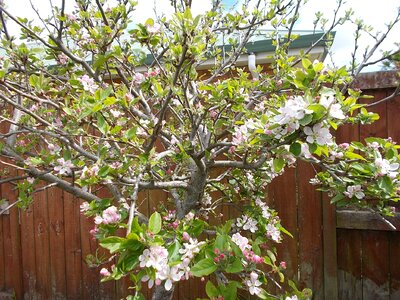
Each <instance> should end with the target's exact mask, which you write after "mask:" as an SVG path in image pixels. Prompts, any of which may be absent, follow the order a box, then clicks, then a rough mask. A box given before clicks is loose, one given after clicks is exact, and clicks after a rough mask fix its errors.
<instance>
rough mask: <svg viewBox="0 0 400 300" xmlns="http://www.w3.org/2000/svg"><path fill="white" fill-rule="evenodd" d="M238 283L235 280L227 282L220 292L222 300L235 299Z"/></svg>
mask: <svg viewBox="0 0 400 300" xmlns="http://www.w3.org/2000/svg"><path fill="white" fill-rule="evenodd" d="M238 285H239V283H238V282H236V281H231V282H229V283H228V284H227V286H226V288H225V289H224V291H223V292H222V295H223V296H224V300H236V299H237V288H238Z"/></svg>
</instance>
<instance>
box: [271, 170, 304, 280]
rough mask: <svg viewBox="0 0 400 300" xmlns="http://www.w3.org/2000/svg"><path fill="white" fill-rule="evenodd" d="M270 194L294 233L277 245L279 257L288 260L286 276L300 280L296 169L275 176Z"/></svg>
mask: <svg viewBox="0 0 400 300" xmlns="http://www.w3.org/2000/svg"><path fill="white" fill-rule="evenodd" d="M283 187H284V188H283ZM268 196H269V200H270V201H272V202H273V205H274V208H275V209H276V210H277V212H278V215H279V217H280V218H281V220H282V225H283V227H285V228H286V229H287V230H288V231H289V232H290V233H291V234H292V235H293V238H291V237H289V236H284V237H283V241H282V243H281V244H279V245H278V246H277V249H278V255H279V259H280V260H282V261H285V262H286V265H287V270H286V271H285V274H286V276H288V278H290V279H292V280H295V279H297V280H298V279H299V278H296V277H297V274H298V272H297V266H298V257H297V255H298V226H297V192H296V170H295V169H294V168H289V169H287V170H286V171H285V173H284V174H283V175H282V176H279V177H277V178H275V179H274V180H273V182H272V183H271V184H270V187H269V190H268Z"/></svg>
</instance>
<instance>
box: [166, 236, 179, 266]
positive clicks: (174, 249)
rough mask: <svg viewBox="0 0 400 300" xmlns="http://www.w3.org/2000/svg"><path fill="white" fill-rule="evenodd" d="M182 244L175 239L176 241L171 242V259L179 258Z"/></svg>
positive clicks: (169, 251) (169, 250)
mask: <svg viewBox="0 0 400 300" xmlns="http://www.w3.org/2000/svg"><path fill="white" fill-rule="evenodd" d="M181 247H182V246H181V244H180V243H179V242H178V240H175V243H173V244H171V245H170V246H169V247H168V256H169V260H170V261H175V260H178V259H179V249H180V248H181Z"/></svg>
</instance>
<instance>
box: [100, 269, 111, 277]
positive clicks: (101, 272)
mask: <svg viewBox="0 0 400 300" xmlns="http://www.w3.org/2000/svg"><path fill="white" fill-rule="evenodd" d="M100 275H102V276H110V275H111V273H110V271H108V270H107V269H106V268H103V269H101V270H100Z"/></svg>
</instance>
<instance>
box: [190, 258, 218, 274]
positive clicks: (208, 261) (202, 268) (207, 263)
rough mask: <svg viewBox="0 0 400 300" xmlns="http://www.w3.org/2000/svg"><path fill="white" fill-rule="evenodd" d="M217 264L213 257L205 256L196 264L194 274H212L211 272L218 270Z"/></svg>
mask: <svg viewBox="0 0 400 300" xmlns="http://www.w3.org/2000/svg"><path fill="white" fill-rule="evenodd" d="M217 268H218V267H217V265H216V264H215V263H214V261H213V260H212V258H205V259H202V260H200V261H199V262H198V263H197V264H195V265H194V266H193V267H192V268H191V269H190V272H192V274H193V276H196V277H202V276H207V275H210V274H211V273H213V272H215V271H216V270H217Z"/></svg>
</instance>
